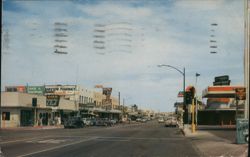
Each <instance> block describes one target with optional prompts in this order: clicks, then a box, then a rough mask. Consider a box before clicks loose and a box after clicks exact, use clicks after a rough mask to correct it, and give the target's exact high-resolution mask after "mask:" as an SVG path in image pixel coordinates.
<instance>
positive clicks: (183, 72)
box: [157, 64, 188, 123]
mask: <svg viewBox="0 0 250 157" xmlns="http://www.w3.org/2000/svg"><path fill="white" fill-rule="evenodd" d="M157 66H158V67H169V68H172V69H175V70H177V71H178V72H179V73H181V74H182V76H183V109H184V113H185V112H186V102H185V77H186V74H185V67H184V68H183V71H181V70H180V69H178V68H176V67H174V66H171V65H167V64H160V65H157ZM187 116H188V114H187ZM183 122H184V116H183ZM184 123H185V122H184Z"/></svg>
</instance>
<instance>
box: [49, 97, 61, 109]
mask: <svg viewBox="0 0 250 157" xmlns="http://www.w3.org/2000/svg"><path fill="white" fill-rule="evenodd" d="M59 100H60V96H59V95H47V96H46V106H52V107H55V106H58V105H59Z"/></svg>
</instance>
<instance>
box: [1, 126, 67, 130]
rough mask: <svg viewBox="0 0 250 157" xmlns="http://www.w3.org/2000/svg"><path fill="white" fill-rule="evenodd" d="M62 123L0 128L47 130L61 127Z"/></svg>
mask: <svg viewBox="0 0 250 157" xmlns="http://www.w3.org/2000/svg"><path fill="white" fill-rule="evenodd" d="M62 128H64V126H63V125H57V126H26V127H13V128H1V130H47V129H62Z"/></svg>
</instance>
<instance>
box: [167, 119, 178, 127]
mask: <svg viewBox="0 0 250 157" xmlns="http://www.w3.org/2000/svg"><path fill="white" fill-rule="evenodd" d="M165 126H166V127H169V126H170V127H176V126H177V120H176V118H175V117H168V118H167V119H166V121H165Z"/></svg>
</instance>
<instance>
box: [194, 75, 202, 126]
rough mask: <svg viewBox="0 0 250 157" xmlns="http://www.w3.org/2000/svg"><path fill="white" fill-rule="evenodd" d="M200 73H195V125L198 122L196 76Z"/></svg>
mask: <svg viewBox="0 0 250 157" xmlns="http://www.w3.org/2000/svg"><path fill="white" fill-rule="evenodd" d="M200 75H201V74H199V73H196V74H195V113H196V114H195V124H196V126H197V124H198V118H197V117H198V106H199V105H198V100H197V99H198V96H197V80H198V77H199V76H200Z"/></svg>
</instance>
